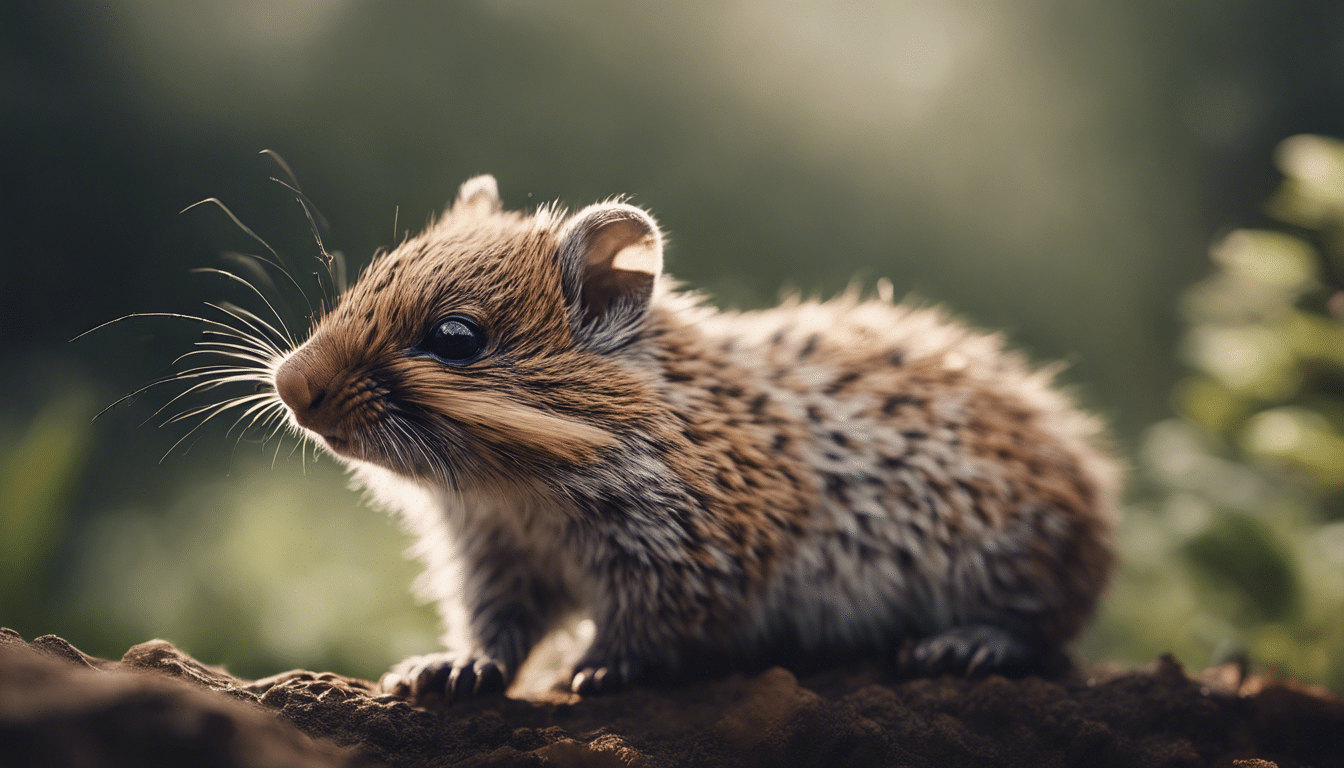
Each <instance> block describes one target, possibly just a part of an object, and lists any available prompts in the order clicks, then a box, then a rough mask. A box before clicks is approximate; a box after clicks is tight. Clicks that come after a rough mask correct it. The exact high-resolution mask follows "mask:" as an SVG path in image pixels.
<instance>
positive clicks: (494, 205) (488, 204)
mask: <svg viewBox="0 0 1344 768" xmlns="http://www.w3.org/2000/svg"><path fill="white" fill-rule="evenodd" d="M503 207H504V203H503V202H501V201H500V199H499V185H498V184H497V183H495V177H494V176H491V175H489V174H486V175H484V176H477V177H475V178H471V179H467V180H466V181H464V182H462V186H460V187H458V188H457V199H456V200H454V201H453V205H452V207H451V208H449V210H450V211H451V212H452V213H464V212H466V211H476V212H478V213H499V211H500V209H502V208H503Z"/></svg>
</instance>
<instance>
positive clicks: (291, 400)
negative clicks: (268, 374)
mask: <svg viewBox="0 0 1344 768" xmlns="http://www.w3.org/2000/svg"><path fill="white" fill-rule="evenodd" d="M305 368H307V366H306V365H304V364H303V361H302V360H301V359H300V358H299V357H298V356H297V355H296V356H293V357H291V358H289V359H288V360H286V361H285V362H283V363H281V364H280V367H279V368H278V369H277V370H276V372H275V391H276V392H277V393H279V395H280V399H281V400H284V401H285V405H288V406H289V409H290V410H291V411H293V412H294V415H295V416H300V415H301V414H304V413H306V412H307V411H308V410H310V409H312V408H314V407H315V406H317V405H318V403H319V402H321V400H322V399H323V398H324V397H325V396H326V392H325V391H323V390H322V389H316V390H315V389H314V387H313V385H312V383H311V382H310V381H309V380H308V372H307V371H306V370H304V369H305ZM300 420H302V419H300Z"/></svg>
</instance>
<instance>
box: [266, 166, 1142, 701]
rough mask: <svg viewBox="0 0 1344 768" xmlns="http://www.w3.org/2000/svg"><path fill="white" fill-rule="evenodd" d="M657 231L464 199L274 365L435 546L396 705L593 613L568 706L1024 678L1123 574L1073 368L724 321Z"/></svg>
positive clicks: (1097, 430) (288, 399)
mask: <svg viewBox="0 0 1344 768" xmlns="http://www.w3.org/2000/svg"><path fill="white" fill-rule="evenodd" d="M662 267H663V235H662V233H661V232H660V230H659V227H658V225H657V223H656V222H655V221H654V219H653V218H652V217H651V216H650V215H649V214H648V213H647V212H645V211H644V210H642V209H640V208H637V207H634V206H632V205H628V204H625V203H622V202H606V203H600V204H596V205H592V206H589V207H587V208H584V209H582V210H580V211H578V212H577V213H575V214H573V215H567V214H566V213H565V212H564V211H563V210H561V209H559V208H557V207H552V206H542V207H540V208H539V209H537V210H535V211H534V212H531V213H521V212H508V211H504V210H503V207H502V204H501V202H500V197H499V193H498V189H497V186H496V183H495V180H494V179H493V178H492V177H489V176H482V177H477V178H475V179H472V180H469V181H467V182H466V183H465V184H463V185H462V187H461V188H460V190H459V193H458V196H457V198H456V201H455V202H454V203H453V204H451V205H450V206H449V207H448V209H447V210H446V211H445V212H444V214H443V215H442V217H441V218H439V219H438V220H437V221H436V222H434V223H432V224H431V225H430V226H429V227H428V228H427V229H426V230H425V231H424V232H422V233H421V234H419V235H418V236H415V237H412V238H409V239H407V240H405V241H403V242H402V243H401V244H400V245H399V246H397V247H396V248H395V249H393V250H391V251H390V252H388V253H385V254H383V255H381V256H380V257H379V258H376V259H375V260H374V262H373V263H372V264H371V265H370V266H369V267H368V268H367V270H366V271H365V272H364V273H363V275H362V276H361V277H360V278H359V280H358V281H357V282H356V284H355V285H354V286H352V287H351V288H350V289H349V290H348V291H347V292H346V293H345V294H344V295H343V296H341V297H340V299H339V302H338V303H337V304H336V305H335V307H334V308H333V309H332V310H331V311H330V312H329V313H327V314H326V315H325V316H323V317H321V318H320V319H319V320H318V322H317V324H316V326H315V328H314V330H313V331H312V333H311V335H310V337H309V338H308V339H307V341H306V342H304V343H302V344H301V345H300V346H298V347H297V348H296V349H294V350H293V351H292V352H290V353H288V354H287V355H285V356H284V357H283V358H282V359H280V360H278V361H277V362H276V363H275V364H274V365H273V371H274V385H275V390H276V392H277V393H278V395H279V397H280V398H281V399H282V400H283V402H284V403H285V405H287V406H288V409H289V412H290V415H291V417H292V421H293V423H294V424H295V425H296V426H297V427H298V428H299V429H300V430H301V431H302V433H303V434H305V435H307V436H309V437H312V438H314V439H315V440H316V441H317V442H318V443H320V444H321V445H323V446H325V447H326V448H327V449H328V450H330V452H331V453H333V454H335V455H336V456H337V457H339V458H340V459H342V460H343V461H344V462H345V463H346V464H348V465H349V467H350V469H351V470H352V472H353V475H354V477H355V478H357V480H358V482H359V483H360V484H362V485H363V486H364V487H365V488H366V489H367V490H368V491H369V492H370V494H371V496H372V497H373V499H374V500H376V502H378V503H379V504H381V505H382V506H384V507H387V508H389V509H391V510H393V511H395V513H396V514H398V515H399V516H400V518H401V520H402V521H403V522H404V523H405V525H406V526H407V527H408V528H409V529H410V530H411V531H413V532H414V534H415V535H416V536H417V537H418V543H417V544H416V545H415V547H414V550H413V551H414V553H415V554H416V555H417V556H418V557H419V558H420V559H422V560H423V561H424V563H425V566H426V570H425V573H424V575H423V577H422V579H421V580H420V582H419V585H418V586H419V589H420V591H421V592H422V593H423V594H424V595H425V596H427V597H428V598H430V599H432V600H433V601H434V602H436V603H437V605H438V607H439V609H440V611H441V613H442V615H443V618H444V621H445V624H446V627H447V634H446V636H445V638H444V642H445V645H446V647H447V650H446V651H444V652H440V653H435V654H429V655H426V656H418V657H412V658H411V659H407V660H406V661H404V662H402V663H401V664H399V665H397V666H396V667H394V668H393V670H392V671H391V672H389V673H388V674H387V675H385V676H384V678H383V680H382V686H383V688H384V689H385V690H386V691H388V692H391V693H395V694H398V695H401V696H404V697H407V698H410V699H412V700H413V701H416V702H420V703H426V702H433V701H441V700H444V699H447V700H453V699H456V698H462V697H465V696H469V695H473V694H480V693H484V692H490V691H499V690H502V689H504V688H505V687H506V686H507V685H508V684H509V683H510V681H511V680H512V678H513V676H514V674H515V673H516V672H517V670H518V668H519V665H520V664H521V663H522V662H523V660H524V659H525V658H526V657H527V656H528V654H529V652H530V650H531V649H532V648H533V647H534V645H535V644H536V643H537V642H538V640H539V639H540V638H541V637H542V636H543V635H544V634H546V633H547V631H548V630H549V629H551V628H552V627H553V626H555V625H556V623H557V621H558V620H560V619H561V618H563V617H565V616H567V615H570V614H571V613H572V612H575V611H579V612H584V613H587V614H589V615H590V616H591V618H592V620H593V621H594V624H595V628H596V634H595V639H594V641H593V643H592V645H591V647H590V648H589V649H588V650H587V652H586V653H585V654H584V656H583V658H582V660H581V661H580V662H579V663H578V664H577V666H576V667H575V668H574V670H573V672H572V673H571V675H570V677H568V678H567V682H568V685H569V687H570V688H572V690H573V691H574V692H577V693H582V694H587V693H594V692H602V691H608V690H614V689H617V688H620V687H621V686H624V685H628V684H630V683H633V682H637V681H640V680H644V679H650V678H666V677H683V676H688V675H696V674H699V673H700V672H702V671H704V670H711V669H723V668H728V669H732V668H740V667H745V666H750V665H753V664H756V663H758V662H761V661H770V660H773V659H809V658H841V659H843V658H849V657H851V656H856V655H872V654H877V655H881V654H895V653H896V651H897V649H898V648H899V647H901V645H902V644H903V643H904V644H905V645H906V653H907V656H906V658H907V660H908V661H912V662H913V664H914V666H915V668H916V669H917V670H918V671H921V672H924V673H928V674H934V673H940V672H954V673H962V674H965V673H983V672H987V671H991V670H1013V669H1017V668H1024V667H1029V666H1030V664H1031V663H1033V661H1034V660H1037V659H1040V658H1043V657H1044V656H1045V655H1048V654H1051V653H1054V652H1056V651H1058V649H1060V648H1061V647H1062V646H1063V644H1065V643H1066V641H1068V640H1069V639H1070V638H1071V637H1072V636H1073V635H1075V633H1076V632H1077V631H1078V630H1079V628H1080V627H1081V626H1082V625H1083V624H1084V622H1085V621H1086V619H1087V617H1088V616H1089V614H1090V613H1091V612H1092V610H1093V608H1094V606H1095V604H1096V602H1097V599H1098V596H1099V594H1100V593H1101V592H1102V590H1103V587H1104V586H1105V584H1106V581H1107V578H1108V574H1109V571H1110V569H1111V566H1112V561H1113V559H1114V556H1113V546H1112V533H1113V525H1114V516H1115V508H1116V503H1117V499H1116V497H1117V494H1118V485H1119V480H1118V470H1117V467H1116V464H1115V462H1114V461H1113V460H1112V459H1111V458H1110V457H1109V455H1108V452H1107V451H1106V450H1105V449H1104V448H1102V447H1099V441H1100V440H1101V439H1102V428H1101V426H1100V424H1099V422H1098V420H1097V419H1095V418H1094V417H1092V416H1090V415H1087V414H1085V413H1083V412H1082V411H1081V410H1079V409H1078V408H1077V407H1076V406H1075V405H1074V404H1073V403H1072V402H1071V400H1070V399H1069V398H1068V397H1066V396H1065V395H1064V394H1062V393H1060V392H1059V391H1057V390H1056V389H1054V388H1053V385H1052V383H1051V380H1052V376H1053V374H1052V373H1051V372H1050V371H1048V370H1036V369H1033V368H1032V367H1031V366H1029V365H1028V364H1027V363H1026V362H1025V361H1024V359H1023V358H1022V357H1021V356H1019V355H1017V354H1015V353H1012V352H1008V351H1005V349H1004V346H1003V343H1002V341H1001V339H1000V338H999V337H998V336H995V335H987V334H983V333H979V332H976V331H972V330H970V329H969V328H967V327H965V326H964V325H962V324H960V323H958V322H956V321H954V320H951V319H949V317H947V316H946V315H945V313H943V312H941V311H940V310H937V309H932V308H919V307H912V306H905V305H901V304H894V303H892V301H891V299H890V295H889V293H890V291H889V284H888V290H887V291H886V293H887V295H886V296H884V297H881V298H877V299H868V300H860V299H859V298H858V297H857V296H855V295H853V294H852V293H851V294H849V295H845V296H841V297H839V298H836V299H832V300H830V301H827V302H814V301H801V300H798V299H791V300H788V301H786V302H785V303H784V304H783V305H781V306H778V307H776V308H773V309H768V310H764V311H753V312H721V311H716V310H714V309H711V308H709V307H707V306H706V305H705V304H704V303H702V299H701V297H699V296H698V295H696V294H693V293H689V292H683V291H681V290H679V289H678V287H677V285H676V284H675V283H674V282H673V281H672V280H671V279H670V278H669V277H667V276H666V275H664V274H663V269H662Z"/></svg>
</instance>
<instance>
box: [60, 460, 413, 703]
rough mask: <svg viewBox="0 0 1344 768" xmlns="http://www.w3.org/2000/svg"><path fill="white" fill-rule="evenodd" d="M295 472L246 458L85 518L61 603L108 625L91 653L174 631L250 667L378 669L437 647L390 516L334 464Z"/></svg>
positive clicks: (172, 636)
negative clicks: (145, 501)
mask: <svg viewBox="0 0 1344 768" xmlns="http://www.w3.org/2000/svg"><path fill="white" fill-rule="evenodd" d="M292 468H293V467H291V469H292ZM284 469H285V468H284V467H283V466H282V467H280V468H278V469H273V468H272V466H271V459H270V458H269V457H267V456H264V455H262V453H261V452H254V454H253V455H250V456H245V455H240V456H239V457H238V458H237V463H236V464H235V465H234V467H233V470H232V471H231V472H230V473H229V474H230V476H229V477H227V478H226V477H223V476H222V473H221V476H217V477H216V478H215V479H214V480H213V481H208V482H204V483H201V484H199V485H197V486H196V487H192V486H191V485H190V484H188V485H187V487H186V488H185V492H184V493H183V494H182V495H181V496H180V497H179V498H178V499H177V500H176V501H175V502H174V503H172V504H171V505H170V507H169V508H168V509H153V508H149V507H136V506H130V507H125V508H122V509H118V510H116V511H115V513H114V514H111V515H103V516H100V517H99V518H98V519H96V520H94V521H93V522H92V524H91V525H89V526H88V527H86V528H85V529H83V530H82V531H81V532H80V533H81V535H80V536H79V537H78V539H77V541H76V542H75V545H74V550H75V557H74V563H75V567H74V568H73V570H72V572H71V574H70V577H69V591H68V594H67V595H66V596H65V600H66V601H67V604H66V605H65V606H64V610H65V611H66V612H67V613H68V614H69V615H73V616H79V617H80V619H81V622H83V623H85V624H89V625H93V626H97V627H99V628H100V629H99V634H98V636H97V637H96V638H95V641H96V642H90V643H89V644H88V647H85V648H84V650H88V651H90V652H96V653H102V654H104V655H108V654H115V655H119V654H120V653H121V652H123V651H124V650H125V649H126V647H127V646H128V645H130V644H132V643H139V642H144V641H145V640H149V639H150V638H154V637H165V638H167V639H169V640H171V641H172V642H174V643H176V644H177V645H179V646H180V647H182V648H183V649H184V650H186V651H187V652H189V653H191V654H192V655H194V656H196V657H198V658H201V659H206V660H209V661H211V662H213V663H223V664H226V665H227V666H228V667H229V668H230V669H231V670H232V671H234V672H235V673H238V674H242V675H245V676H262V675H269V674H274V673H275V672H277V671H279V670H282V669H289V668H291V667H295V666H300V667H307V668H310V669H319V670H325V669H331V670H336V671H340V672H342V673H345V674H351V675H362V676H364V677H370V678H372V679H375V680H376V679H377V678H378V676H379V675H381V674H382V673H383V672H384V671H386V669H387V668H388V667H389V666H390V665H391V664H392V663H393V662H395V661H399V660H400V659H402V658H403V657H405V656H407V655H410V654H412V653H425V652H428V651H430V650H433V649H434V648H436V647H438V641H437V639H436V635H437V633H438V622H437V619H436V617H435V616H434V613H433V611H432V610H431V609H430V608H429V607H428V606H416V605H415V603H414V600H413V599H412V597H411V591H410V584H411V582H412V581H413V580H414V577H415V575H416V574H417V573H418V572H419V568H418V566H417V565H416V564H415V563H413V562H412V561H410V560H408V559H406V558H404V557H403V556H402V554H401V550H403V549H405V547H406V546H407V544H408V543H409V541H408V539H407V538H406V536H405V535H403V534H402V533H401V532H400V531H398V530H396V527H395V526H394V525H393V523H392V521H391V519H390V518H389V516H387V515H383V514H380V513H378V512H376V511H373V510H369V509H365V508H363V505H362V504H361V503H360V499H359V497H358V495H357V494H354V493H351V492H350V491H349V490H348V489H347V488H346V487H345V486H346V484H347V481H346V479H345V477H344V475H343V474H342V473H341V472H340V471H339V470H338V469H337V468H336V467H335V466H334V465H333V464H332V463H331V462H318V463H316V464H313V463H311V462H310V463H309V465H308V466H307V467H306V469H305V475H306V476H305V477H302V478H299V477H294V476H293V474H294V473H293V472H287V471H284ZM82 647H83V646H82Z"/></svg>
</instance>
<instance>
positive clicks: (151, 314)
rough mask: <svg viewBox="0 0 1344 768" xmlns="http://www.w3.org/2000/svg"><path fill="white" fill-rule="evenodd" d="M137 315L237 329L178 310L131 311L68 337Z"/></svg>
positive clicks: (87, 332)
mask: <svg viewBox="0 0 1344 768" xmlns="http://www.w3.org/2000/svg"><path fill="white" fill-rule="evenodd" d="M137 317H171V318H176V319H178V320H191V321H192V322H197V323H206V324H207V325H213V326H216V327H219V328H227V329H228V330H230V331H237V330H238V329H237V328H234V327H233V326H231V325H227V324H225V323H221V322H219V321H218V320H211V319H209V318H206V317H197V316H196V315H184V314H182V313H180V312H132V313H131V314H129V315H122V316H121V317H118V318H116V319H114V320H108V321H107V322H105V323H100V324H99V325H95V326H94V327H92V328H90V329H89V330H87V331H85V332H83V333H81V334H79V335H78V336H76V337H74V338H73V339H70V341H79V340H80V339H82V338H84V337H85V336H88V335H89V334H90V333H93V332H94V331H97V330H101V329H103V328H106V327H107V326H109V325H112V324H113V323H120V322H121V321H123V320H131V319H134V318H137Z"/></svg>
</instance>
